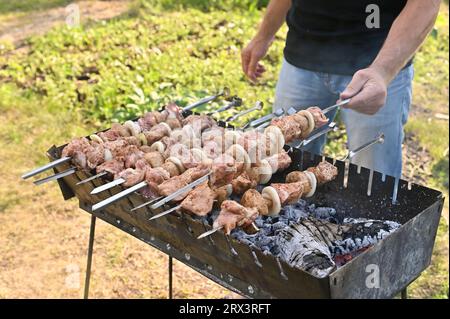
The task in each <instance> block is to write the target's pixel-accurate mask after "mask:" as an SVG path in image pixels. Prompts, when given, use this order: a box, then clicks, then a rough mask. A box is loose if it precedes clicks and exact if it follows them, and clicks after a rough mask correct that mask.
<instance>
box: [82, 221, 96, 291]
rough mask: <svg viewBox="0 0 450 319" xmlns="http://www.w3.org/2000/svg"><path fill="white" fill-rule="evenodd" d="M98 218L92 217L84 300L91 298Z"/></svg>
mask: <svg viewBox="0 0 450 319" xmlns="http://www.w3.org/2000/svg"><path fill="white" fill-rule="evenodd" d="M96 219H97V218H96V217H95V216H94V215H91V228H90V231H89V247H88V256H87V265H86V278H85V280H84V299H88V298H89V283H90V280H91V266H92V253H93V251H94V238H95V221H96Z"/></svg>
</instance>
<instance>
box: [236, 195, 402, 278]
mask: <svg viewBox="0 0 450 319" xmlns="http://www.w3.org/2000/svg"><path fill="white" fill-rule="evenodd" d="M255 224H256V226H257V227H258V228H259V229H260V230H259V232H258V233H256V234H253V235H250V234H246V233H245V232H244V231H243V230H242V229H240V228H237V229H235V230H233V231H232V233H231V236H232V237H233V238H235V239H237V240H239V241H241V242H242V243H245V244H247V245H249V246H250V247H252V248H253V249H259V250H261V251H262V252H263V253H264V254H266V255H267V254H271V255H273V256H275V257H279V258H281V259H282V260H284V261H286V262H287V263H288V264H290V265H291V266H293V267H297V268H300V269H303V270H304V271H307V272H309V273H311V274H312V275H314V276H317V277H323V276H326V275H328V274H329V273H330V272H331V271H332V270H333V269H335V267H337V265H336V264H335V262H334V259H335V258H336V257H338V256H342V255H346V254H353V255H356V254H359V253H360V252H361V251H362V250H363V249H364V248H367V247H370V246H372V245H374V244H375V243H376V242H377V241H379V240H381V239H383V238H385V237H386V236H388V235H389V234H390V233H391V232H392V231H394V230H395V229H397V228H398V227H400V224H398V223H396V222H392V221H379V220H369V219H364V218H343V220H341V221H339V220H338V218H337V213H336V210H335V209H334V208H330V207H316V205H314V204H311V205H308V204H307V202H306V201H304V200H300V201H299V202H298V203H296V204H294V205H288V206H285V207H284V208H283V209H282V211H281V212H280V215H279V216H277V217H269V216H262V217H258V218H257V219H256V220H255ZM341 265H342V264H341V263H339V265H338V266H341Z"/></svg>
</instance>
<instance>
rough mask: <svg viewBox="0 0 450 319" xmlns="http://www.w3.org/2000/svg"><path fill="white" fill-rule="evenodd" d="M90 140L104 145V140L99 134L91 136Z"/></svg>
mask: <svg viewBox="0 0 450 319" xmlns="http://www.w3.org/2000/svg"><path fill="white" fill-rule="evenodd" d="M89 138H90V139H91V141H92V142H96V143H100V144H103V140H102V139H101V138H100V136H98V135H97V134H92V135H89Z"/></svg>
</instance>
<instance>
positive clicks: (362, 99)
mask: <svg viewBox="0 0 450 319" xmlns="http://www.w3.org/2000/svg"><path fill="white" fill-rule="evenodd" d="M387 83H388V81H387V80H386V79H385V77H384V76H383V73H382V72H381V71H379V70H377V68H375V67H369V68H367V69H363V70H359V71H358V72H356V73H355V74H354V75H353V78H352V81H351V82H350V84H349V85H348V86H347V88H346V89H345V90H344V92H342V93H341V95H340V101H341V100H345V99H348V98H351V100H350V102H349V103H348V104H347V105H345V106H343V107H344V108H348V109H352V110H355V111H357V112H360V113H363V114H368V115H373V114H375V113H377V112H378V110H379V109H380V108H381V107H382V106H383V105H384V104H385V103H386V96H387V85H388V84H387Z"/></svg>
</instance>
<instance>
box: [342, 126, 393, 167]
mask: <svg viewBox="0 0 450 319" xmlns="http://www.w3.org/2000/svg"><path fill="white" fill-rule="evenodd" d="M378 143H380V144H383V143H384V133H380V135H378V136H377V137H376V138H375V139H373V140H371V141H369V142H367V143H365V144H363V145H361V146H360V147H358V148H356V149H354V150H353V151H350V150H349V151H348V153H347V155H346V156H345V157H343V158H342V159H341V161H346V160H351V159H352V158H353V157H354V156H355V155H356V154H358V153H359V152H362V151H363V150H366V149H368V148H369V147H371V146H372V145H375V144H378Z"/></svg>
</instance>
